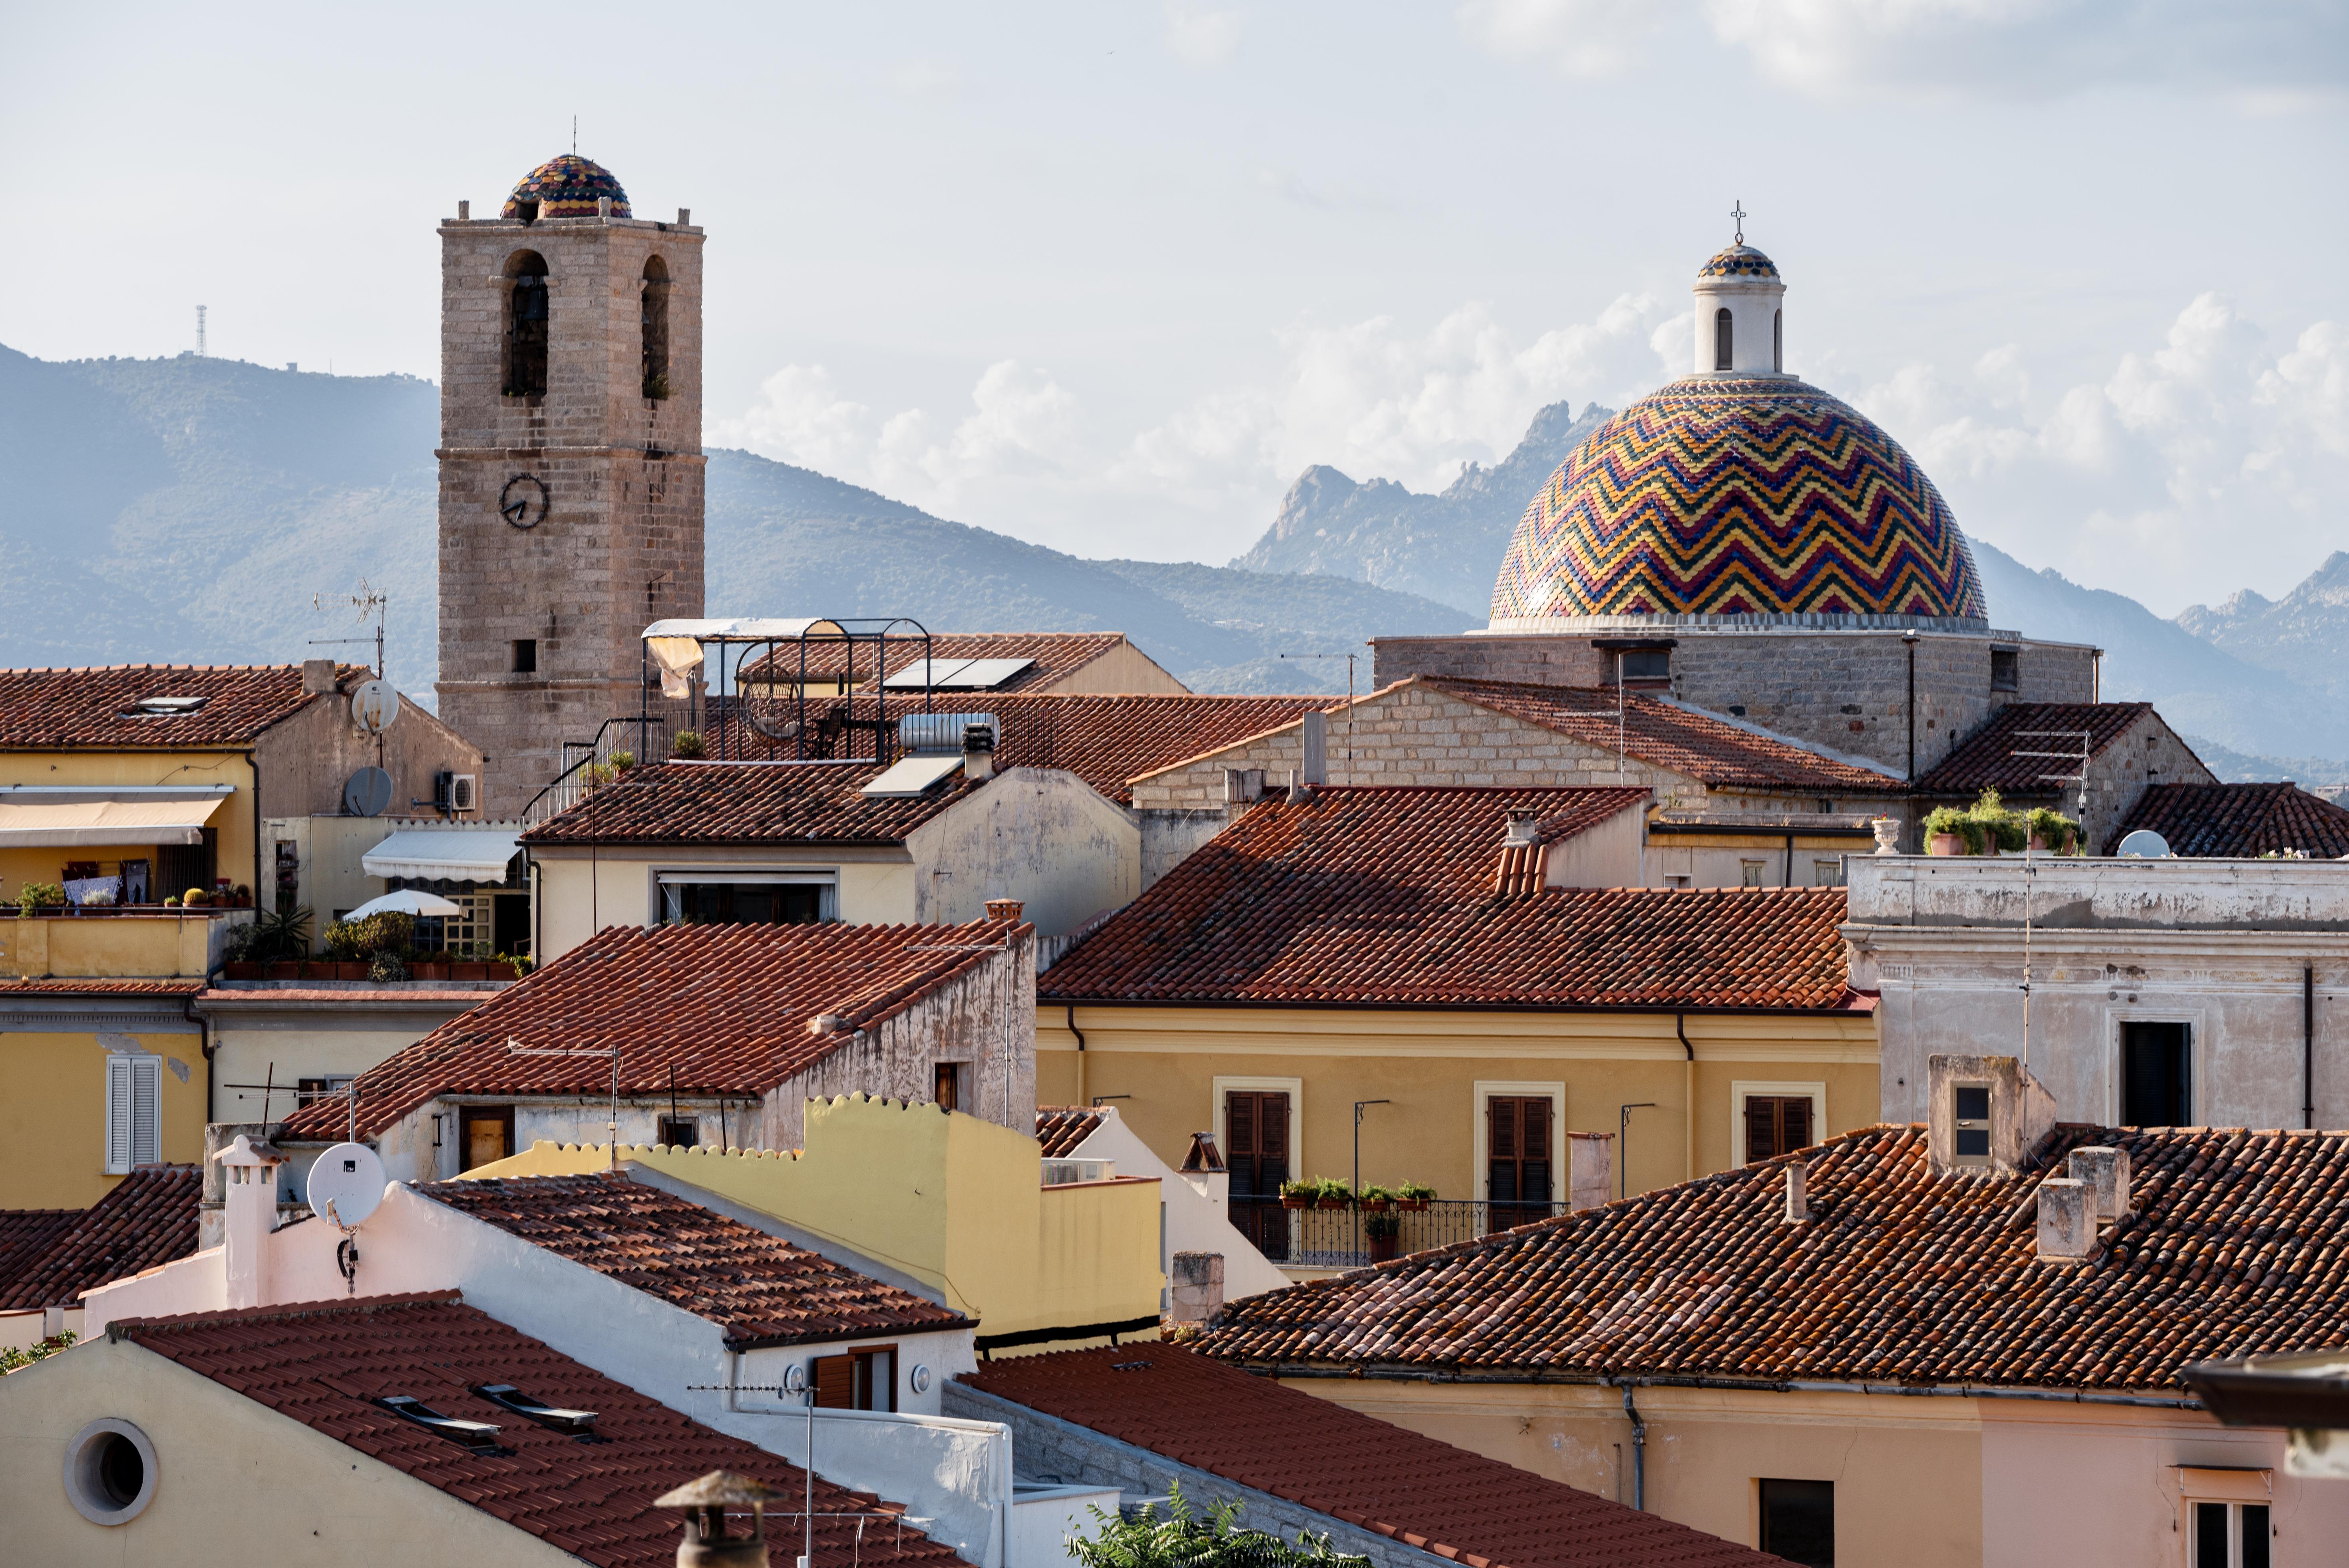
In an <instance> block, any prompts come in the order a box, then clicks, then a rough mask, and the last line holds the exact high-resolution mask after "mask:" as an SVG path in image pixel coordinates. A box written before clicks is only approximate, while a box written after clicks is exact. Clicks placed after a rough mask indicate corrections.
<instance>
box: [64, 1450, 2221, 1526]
mask: <svg viewBox="0 0 2349 1568" xmlns="http://www.w3.org/2000/svg"><path fill="white" fill-rule="evenodd" d="M66 1455H67V1458H66V1497H67V1500H68V1501H71V1502H72V1503H73V1505H74V1511H75V1512H77V1513H78V1514H80V1515H81V1516H82V1517H83V1518H84V1519H87V1520H88V1521H89V1522H91V1523H92V1524H106V1525H115V1524H128V1523H129V1522H131V1521H132V1520H134V1519H136V1518H138V1517H139V1515H140V1513H141V1512H143V1511H145V1510H146V1507H147V1504H148V1503H149V1502H150V1501H152V1499H153V1498H154V1496H155V1445H154V1444H153V1443H151V1442H150V1441H149V1440H148V1439H147V1434H146V1433H144V1432H142V1431H140V1429H138V1428H137V1427H135V1426H133V1425H131V1424H130V1423H129V1421H124V1420H119V1419H117V1418H114V1417H111V1416H107V1417H101V1418H98V1420H95V1421H92V1422H91V1423H90V1424H89V1425H88V1426H86V1427H84V1428H83V1429H81V1430H80V1431H78V1432H76V1433H75V1434H74V1437H73V1441H71V1442H69V1443H67V1445H66ZM2261 1561H2262V1562H2264V1561H2266V1560H2265V1559H2264V1558H2262V1559H2261Z"/></svg>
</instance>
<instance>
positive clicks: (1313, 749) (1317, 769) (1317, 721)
mask: <svg viewBox="0 0 2349 1568" xmlns="http://www.w3.org/2000/svg"><path fill="white" fill-rule="evenodd" d="M1304 772H1305V782H1306V784H1307V785H1308V786H1309V787H1310V786H1316V785H1321V784H1327V783H1328V782H1330V716H1329V715H1328V714H1326V713H1309V714H1307V715H1306V716H1305V769H1304Z"/></svg>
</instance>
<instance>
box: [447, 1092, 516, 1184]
mask: <svg viewBox="0 0 2349 1568" xmlns="http://www.w3.org/2000/svg"><path fill="white" fill-rule="evenodd" d="M459 1124H460V1127H461V1128H462V1130H463V1133H464V1139H463V1141H462V1143H460V1145H459V1147H460V1149H461V1150H463V1154H464V1161H465V1162H464V1164H463V1165H462V1166H460V1167H459V1169H460V1170H463V1171H472V1170H477V1169H479V1168H480V1167H481V1166H483V1165H491V1164H494V1163H496V1162H497V1161H501V1160H503V1159H506V1158H507V1157H509V1156H510V1155H512V1153H513V1140H514V1113H513V1107H512V1106H510V1105H469V1106H467V1107H466V1108H465V1109H464V1113H463V1115H462V1117H461V1118H460V1123H459Z"/></svg>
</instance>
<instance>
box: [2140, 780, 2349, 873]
mask: <svg viewBox="0 0 2349 1568" xmlns="http://www.w3.org/2000/svg"><path fill="white" fill-rule="evenodd" d="M2139 828H2149V829H2151V830H2153V831H2155V832H2157V833H2159V834H2160V835H2161V836H2162V837H2163V838H2164V839H2166V840H2168V842H2169V852H2170V853H2171V854H2173V855H2191V856H2210V857H2234V858H2239V859H2243V860H2256V859H2257V858H2258V857H2260V856H2261V855H2264V854H2267V853H2269V852H2270V851H2275V852H2278V853H2281V852H2282V851H2286V850H2298V851H2301V852H2302V854H2305V855H2309V856H2312V857H2313V858H2315V859H2317V860H2326V861H2335V860H2339V859H2341V858H2342V857H2343V856H2344V855H2349V810H2344V809H2343V808H2342V807H2339V806H2336V805H2334V804H2333V802H2332V801H2330V800H2327V799H2324V798H2323V797H2322V796H2319V795H2312V794H2310V793H2309V792H2308V791H2307V790H2305V789H2302V788H2300V786H2298V785H2296V784H2156V785H2154V786H2153V787H2152V788H2150V789H2147V790H2146V792H2145V793H2144V794H2142V795H2140V796H2138V797H2137V805H2136V806H2135V807H2134V808H2132V809H2131V810H2130V811H2129V814H2128V820H2126V821H2124V822H2123V823H2121V825H2120V826H2119V827H2117V828H2116V829H2114V830H2113V834H2112V837H2111V839H2109V840H2108V841H2106V844H2105V853H2106V854H2108V855H2110V854H2117V853H2118V852H2119V851H2120V842H2121V841H2122V840H2123V839H2125V838H2127V837H2128V835H2129V834H2131V833H2133V832H2135V831H2137V830H2138V829H2139Z"/></svg>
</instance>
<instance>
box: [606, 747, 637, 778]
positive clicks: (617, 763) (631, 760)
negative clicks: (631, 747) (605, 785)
mask: <svg viewBox="0 0 2349 1568" xmlns="http://www.w3.org/2000/svg"><path fill="white" fill-rule="evenodd" d="M611 761H612V771H613V773H614V774H615V775H617V774H621V773H626V771H627V770H628V769H631V768H634V767H635V766H636V753H635V752H633V751H615V752H614V753H612V758H611Z"/></svg>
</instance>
